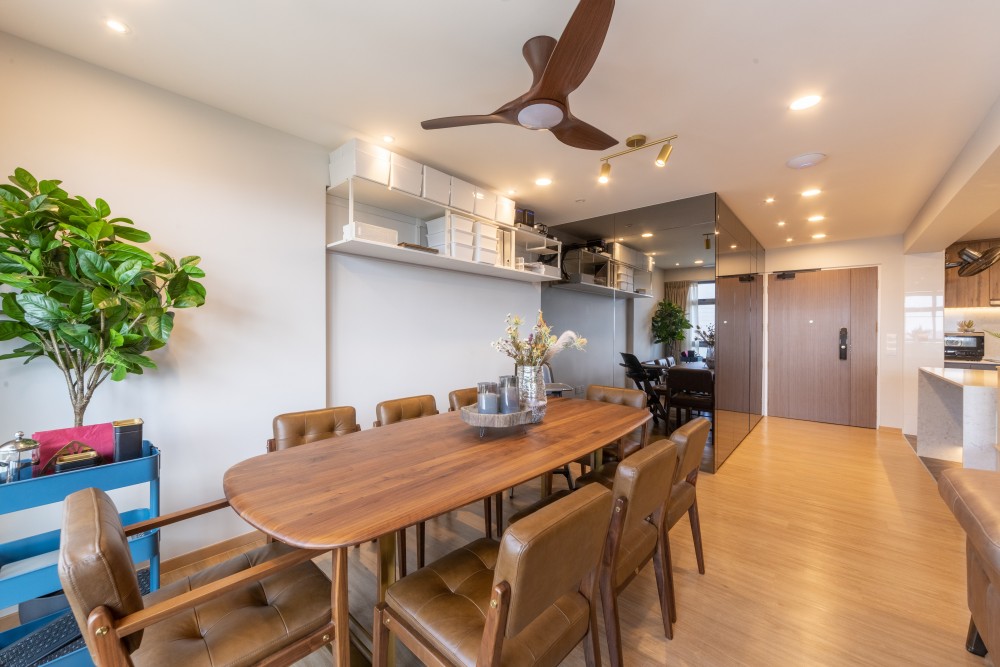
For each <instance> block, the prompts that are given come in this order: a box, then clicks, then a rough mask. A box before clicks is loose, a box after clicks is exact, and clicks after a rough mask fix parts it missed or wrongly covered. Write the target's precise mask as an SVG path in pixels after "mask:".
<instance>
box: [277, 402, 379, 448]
mask: <svg viewBox="0 0 1000 667" xmlns="http://www.w3.org/2000/svg"><path fill="white" fill-rule="evenodd" d="M271 426H272V428H273V430H274V437H273V438H270V439H268V441H267V451H269V452H274V451H278V450H280V449H288V448H289V447H295V446H297V445H305V444H307V443H310V442H315V441H317V440H326V439H327V438H335V437H337V436H341V435H347V434H348V433H354V432H355V431H360V430H361V425H360V424H358V419H357V413H356V412H355V410H354V408H352V407H351V406H349V405H345V406H341V407H337V408H321V409H319V410H304V411H302V412H286V413H285V414H283V415H278V416H277V417H275V418H274V421H273V422H272V424H271Z"/></svg>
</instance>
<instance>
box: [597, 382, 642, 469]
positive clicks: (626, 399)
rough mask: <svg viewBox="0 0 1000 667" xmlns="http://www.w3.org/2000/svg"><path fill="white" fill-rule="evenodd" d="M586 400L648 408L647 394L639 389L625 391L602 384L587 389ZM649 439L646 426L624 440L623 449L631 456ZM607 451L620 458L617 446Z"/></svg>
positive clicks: (606, 449) (626, 454) (610, 447)
mask: <svg viewBox="0 0 1000 667" xmlns="http://www.w3.org/2000/svg"><path fill="white" fill-rule="evenodd" d="M586 398H587V400H588V401H601V402H603V403H612V404H614V405H627V406H629V407H632V408H639V409H640V410H644V409H645V408H646V394H645V393H644V392H641V391H639V390H638V389H623V388H621V387H608V386H605V385H600V384H592V385H589V386H588V387H587V394H586ZM647 439H648V430H647V427H646V426H642V427H640V428H637V429H635V430H634V431H632V432H631V433H629V434H628V435H626V436H625V437H624V438H623V439H622V449H623V451H624V454H625V456H631V455H632V454H634V453H635V452H637V451H639V450H640V449H641V448H642V447H643V446H645V443H646V440H647ZM605 451H607V452H609V453H610V454H612V455H613V456H614V457H617V456H618V449H617V444H616V445H612V446H609V447H606V448H605Z"/></svg>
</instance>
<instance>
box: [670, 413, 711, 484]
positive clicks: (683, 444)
mask: <svg viewBox="0 0 1000 667" xmlns="http://www.w3.org/2000/svg"><path fill="white" fill-rule="evenodd" d="M710 427H711V422H710V421H708V420H707V419H705V418H704V417H698V418H696V419H692V420H691V421H689V422H688V423H686V424H684V425H683V426H681V427H679V428H676V429H674V432H673V433H671V434H670V440H672V441H673V442H674V443H675V444H676V445H677V454H678V457H679V460H678V463H677V472H676V473H675V474H674V482H675V483H676V482H679V481H681V480H682V479H686V478H687V477H688V475H690V474H692V473H694V472H696V471H697V470H698V468H699V467H700V466H701V457H702V455H703V454H704V452H705V443H706V442H707V441H708V431H709V428H710Z"/></svg>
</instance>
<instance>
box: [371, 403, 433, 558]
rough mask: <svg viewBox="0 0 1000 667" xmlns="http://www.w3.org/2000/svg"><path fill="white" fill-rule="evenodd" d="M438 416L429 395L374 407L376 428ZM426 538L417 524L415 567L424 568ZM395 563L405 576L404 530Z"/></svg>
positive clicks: (399, 541) (421, 527)
mask: <svg viewBox="0 0 1000 667" xmlns="http://www.w3.org/2000/svg"><path fill="white" fill-rule="evenodd" d="M436 414H438V409H437V402H436V401H435V400H434V397H433V396H431V395H430V394H423V395H421V396H409V397H407V398H394V399H391V400H388V401H382V402H381V403H379V404H378V405H376V406H375V423H374V424H373V426H375V427H376V428H378V427H380V426H388V425H389V424H395V423H397V422H405V421H408V420H410V419H419V418H421V417H430V416H431V415H436ZM426 537H427V527H426V526H425V525H424V522H423V521H421V522H420V523H418V524H417V567H423V566H424V554H425V552H426V550H425V547H424V542H425V541H426ZM396 563H397V567H398V569H399V576H400V577H405V576H406V529H405V528H404V529H403V530H401V531H399V532H398V533H396Z"/></svg>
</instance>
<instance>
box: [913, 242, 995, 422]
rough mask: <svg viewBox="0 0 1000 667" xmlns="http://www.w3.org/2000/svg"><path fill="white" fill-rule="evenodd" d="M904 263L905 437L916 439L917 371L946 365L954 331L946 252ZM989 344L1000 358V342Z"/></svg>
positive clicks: (988, 347) (924, 255)
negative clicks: (947, 301)
mask: <svg viewBox="0 0 1000 667" xmlns="http://www.w3.org/2000/svg"><path fill="white" fill-rule="evenodd" d="M903 261H904V284H905V288H904V289H905V295H904V299H905V300H904V302H903V308H904V312H903V318H904V323H905V327H906V330H905V335H904V337H903V341H902V343H903V433H910V434H912V435H916V434H917V384H918V375H919V372H918V370H917V369H919V368H920V367H921V366H941V364H942V362H943V361H944V332H945V331H953V329H950V328H948V324H947V322H946V319H947V318H946V317H945V313H946V312H947V311H945V309H944V252H943V251H942V252H931V253H925V254H913V255H906V256H905V257H904V258H903ZM949 310H950V309H949ZM974 310H980V309H974ZM982 310H986V309H982ZM959 319H964V318H959V317H956V318H955V321H956V322H957V321H958V320H959ZM998 325H1000V322H998ZM987 338H989V336H987ZM994 340H996V339H994ZM986 344H987V351H988V352H990V351H991V350H992V352H991V353H992V354H995V355H997V356H998V357H1000V341H997V344H996V345H994V346H991V345H990V342H989V341H988V340H987V341H986Z"/></svg>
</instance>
